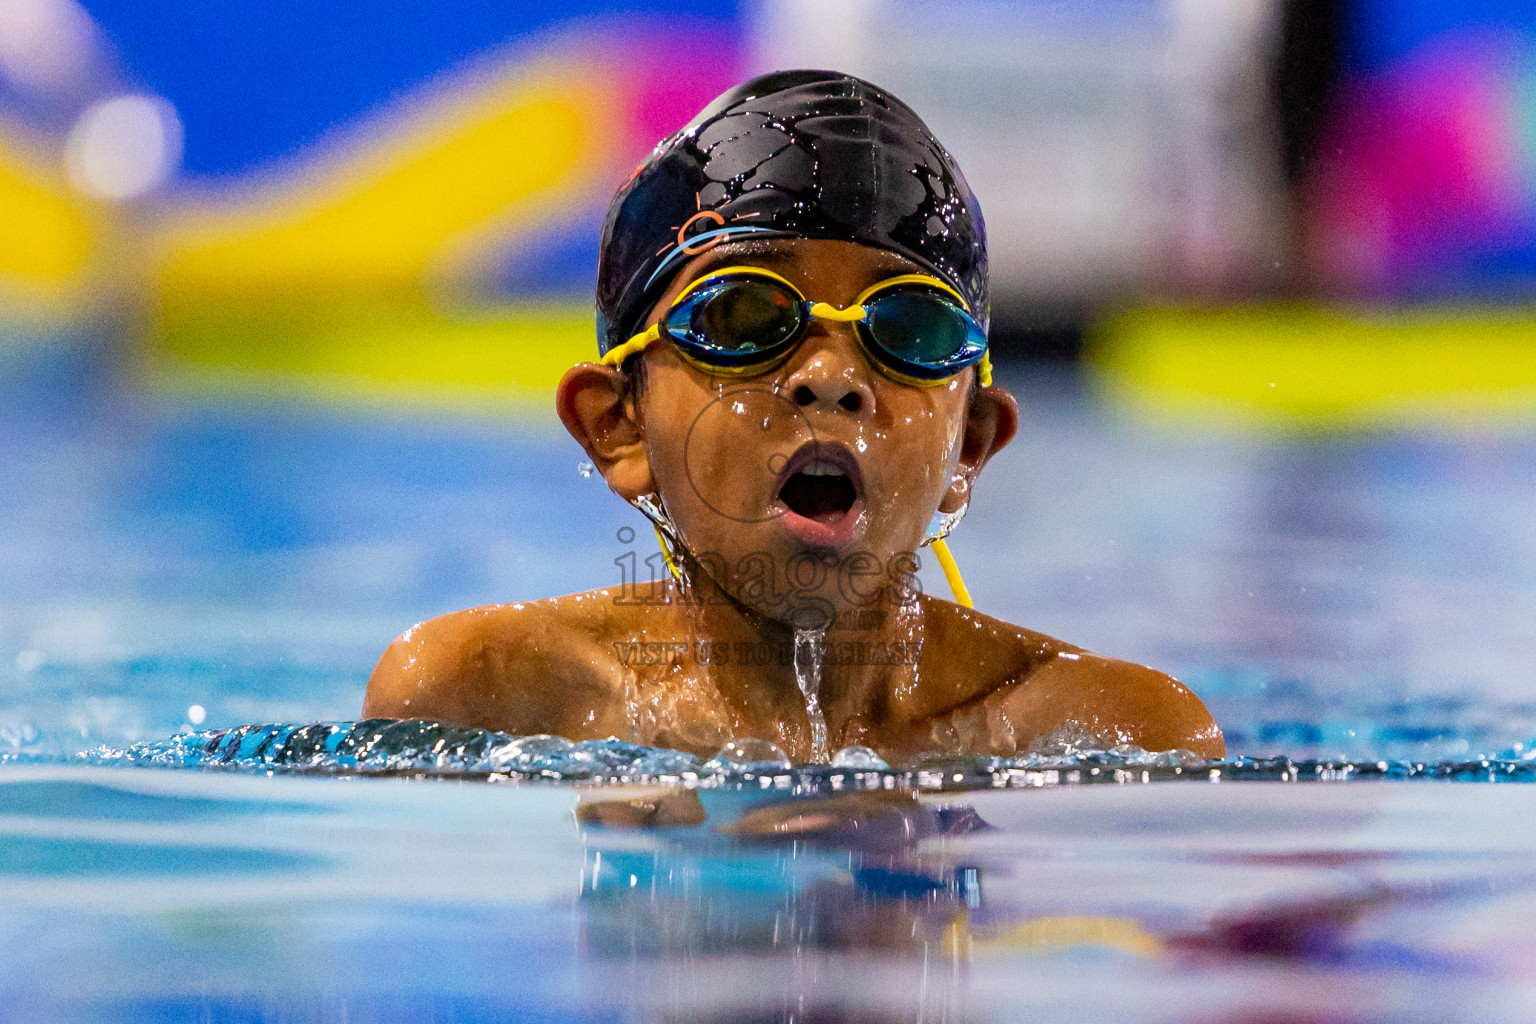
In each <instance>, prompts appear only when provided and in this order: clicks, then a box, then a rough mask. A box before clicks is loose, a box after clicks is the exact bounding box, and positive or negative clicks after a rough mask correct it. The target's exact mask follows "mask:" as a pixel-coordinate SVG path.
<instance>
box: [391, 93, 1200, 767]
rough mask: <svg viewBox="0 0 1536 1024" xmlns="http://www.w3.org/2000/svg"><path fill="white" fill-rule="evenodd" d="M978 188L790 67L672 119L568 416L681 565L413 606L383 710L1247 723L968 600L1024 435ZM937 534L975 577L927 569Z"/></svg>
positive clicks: (1109, 738) (902, 132) (1185, 736)
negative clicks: (1016, 439) (993, 343)
mask: <svg viewBox="0 0 1536 1024" xmlns="http://www.w3.org/2000/svg"><path fill="white" fill-rule="evenodd" d="M987 312H988V307H987V264H986V242H985V235H984V228H983V224H982V219H981V211H980V210H979V208H978V207H977V204H976V199H975V197H974V196H973V195H972V194H971V192H970V189H969V187H968V186H967V185H966V183H965V179H964V177H963V176H962V175H961V173H960V169H959V168H958V167H957V166H956V165H955V163H954V160H953V159H952V158H951V157H950V155H949V154H948V153H947V152H946V151H945V150H944V148H943V147H942V146H940V145H939V143H938V142H937V141H936V140H935V139H934V138H933V136H932V135H931V134H930V133H929V131H928V129H927V128H926V126H924V124H923V123H922V121H921V120H919V119H918V117H917V115H916V114H914V113H913V112H912V111H911V110H910V109H909V108H907V107H906V106H905V105H904V104H902V103H901V102H900V101H899V100H897V99H895V98H894V97H893V96H891V95H890V94H888V93H886V92H884V91H883V90H881V89H879V88H877V87H875V86H873V85H870V84H869V83H867V82H863V81H861V80H859V79H856V78H852V77H849V76H847V75H841V74H835V73H831V72H821V71H793V72H782V73H777V74H772V75H767V76H764V77H761V78H758V79H755V80H753V81H751V82H748V83H746V84H745V85H742V86H740V87H738V88H736V89H734V90H732V91H730V92H728V93H726V94H725V95H724V96H722V97H720V98H719V99H718V100H716V101H715V102H714V103H713V104H711V105H710V106H709V107H708V108H707V109H706V110H705V111H704V112H703V113H702V114H700V115H699V117H698V118H697V119H695V121H694V122H693V123H692V124H691V125H690V126H689V127H687V128H685V129H684V130H683V131H681V132H679V133H678V134H677V135H674V136H672V137H671V138H669V139H667V140H665V141H663V142H662V143H661V144H660V145H659V146H658V147H657V148H656V150H655V151H654V153H653V154H652V155H651V156H650V158H649V159H648V160H647V161H646V162H645V163H643V164H642V165H641V166H640V167H639V168H638V169H637V170H636V171H635V173H634V174H633V175H632V176H631V178H630V179H629V181H628V182H626V183H625V185H624V186H623V187H622V188H621V189H620V190H619V192H618V194H617V196H616V197H615V198H614V201H613V204H612V206H611V207H610V210H609V214H608V219H607V222H606V224H605V226H604V230H603V247H602V256H601V260H600V265H599V281H598V335H599V339H598V340H599V347H600V350H601V352H602V354H603V355H602V359H601V361H600V362H597V363H582V364H580V365H578V366H576V367H574V368H572V369H571V370H570V371H569V372H568V373H567V374H566V375H565V377H564V379H563V380H561V382H560V384H559V387H558V390H557V393H556V398H555V402H556V407H557V410H558V412H559V415H560V419H561V421H562V422H563V423H564V424H565V426H566V429H568V430H569V431H570V433H571V434H572V436H573V437H575V438H576V440H577V441H578V442H580V443H581V446H582V447H583V448H584V449H586V452H587V454H588V456H589V457H590V459H591V461H592V462H593V464H594V465H595V466H596V467H597V468H598V470H599V471H600V472H601V473H602V474H603V478H604V479H605V480H606V481H607V483H608V486H609V487H610V488H611V489H612V490H613V491H615V492H616V493H617V494H618V495H620V496H621V497H623V498H624V499H625V500H627V501H629V502H630V503H632V504H634V505H635V506H636V507H637V508H639V509H641V511H643V512H644V513H645V514H646V515H647V516H648V517H649V518H650V519H651V520H652V521H653V522H654V523H655V524H656V526H657V535H658V538H659V539H660V540H661V542H662V547H663V554H664V555H665V559H666V571H665V573H664V575H663V577H662V578H661V579H659V580H654V581H653V580H648V579H647V580H644V581H642V580H639V579H637V578H636V577H637V575H644V571H643V569H642V570H641V572H640V573H638V574H637V573H636V571H635V570H636V567H637V561H639V560H638V559H632V560H630V561H629V562H628V568H627V569H625V568H624V560H623V559H620V566H621V569H623V574H624V580H623V582H621V584H620V585H619V586H615V587H609V588H606V589H602V590H593V591H588V592H586V593H582V594H573V595H569V596H566V597H555V598H549V599H546V600H542V601H535V602H531V603H527V604H510V605H490V606H486V607H482V608H472V609H469V610H467V611H462V612H456V613H453V614H450V615H444V616H442V617H440V618H436V619H432V620H430V621H428V622H425V623H422V624H420V625H418V626H415V627H413V628H412V629H410V630H408V631H406V632H405V633H404V634H403V635H402V636H400V637H399V638H398V639H397V640H396V641H395V642H394V643H393V644H391V645H390V647H389V649H388V650H386V651H385V652H384V655H383V657H382V658H381V659H380V661H379V663H378V667H377V668H375V669H374V672H373V677H372V679H371V680H370V681H369V685H368V693H367V697H366V699H365V703H364V708H363V713H364V715H365V716H368V717H396V718H431V719H438V720H442V721H446V722H450V723H454V724H457V725H465V726H483V727H485V728H490V729H501V730H505V731H507V732H512V733H518V734H528V733H554V734H558V735H561V736H565V737H568V738H571V739H588V738H602V737H607V736H618V737H620V738H623V739H629V740H633V741H636V742H640V743H646V744H651V745H655V746H663V747H672V748H677V749H681V750H688V751H693V752H695V753H699V754H712V753H714V752H715V751H717V750H719V749H720V748H721V747H722V746H723V745H724V744H725V743H726V742H728V741H730V740H733V739H743V738H746V737H756V738H760V739H766V740H771V741H773V742H775V743H777V744H779V745H780V746H781V747H783V748H784V749H785V750H786V751H787V752H788V753H789V755H790V756H791V757H792V758H794V759H795V760H797V761H801V762H807V761H812V760H818V761H825V760H826V759H827V758H828V756H829V754H830V752H831V751H835V750H837V749H839V748H841V747H844V746H849V745H852V744H861V745H864V746H868V747H872V748H874V749H875V750H876V751H878V752H880V753H881V754H883V755H884V756H885V757H886V758H887V759H889V760H891V761H893V762H897V761H905V760H909V759H910V758H911V757H912V756H914V755H916V754H919V753H922V752H928V751H933V752H941V753H956V754H958V753H979V754H1011V753H1014V752H1016V751H1022V750H1025V749H1027V748H1028V747H1029V746H1030V744H1031V743H1032V742H1034V741H1036V740H1038V739H1041V738H1043V737H1046V736H1048V735H1050V734H1052V733H1053V732H1056V731H1058V730H1060V729H1063V728H1068V729H1073V730H1082V731H1086V732H1087V733H1089V734H1091V735H1092V736H1095V737H1098V738H1099V739H1101V740H1102V741H1103V742H1104V743H1106V744H1117V743H1133V744H1136V745H1138V746H1141V747H1144V748H1147V749H1150V750H1166V749H1171V748H1185V749H1189V750H1192V751H1194V752H1196V753H1199V754H1203V755H1207V756H1220V755H1221V754H1222V753H1223V752H1224V744H1223V742H1222V736H1221V730H1220V729H1219V728H1218V727H1217V726H1216V724H1215V722H1214V721H1212V719H1211V716H1210V714H1209V713H1208V712H1207V711H1206V709H1205V706H1204V705H1203V704H1201V702H1200V700H1199V699H1198V698H1197V697H1195V695H1194V694H1193V693H1191V692H1190V691H1189V690H1188V689H1186V688H1185V687H1184V686H1182V685H1180V684H1179V683H1178V682H1176V681H1175V680H1173V679H1171V678H1169V677H1168V676H1166V675H1164V674H1162V673H1161V672H1157V671H1154V670H1153V669H1150V668H1145V667H1142V666H1140V665H1132V664H1128V663H1126V662H1122V661H1116V660H1113V659H1110V658H1105V657H1100V656H1099V655H1096V654H1091V653H1089V652H1087V651H1084V650H1082V649H1080V648H1077V647H1074V646H1072V645H1070V644H1067V643H1063V642H1062V641H1060V640H1054V639H1052V638H1050V637H1048V636H1044V635H1042V634H1039V633H1034V632H1031V631H1029V630H1026V629H1021V628H1019V627H1017V626H1012V625H1009V624H1008V623H1005V622H1002V621H999V620H997V619H994V618H991V617H990V616H987V615H984V614H982V613H981V612H977V611H974V610H972V609H971V608H970V607H969V606H968V605H969V600H968V598H967V597H966V595H965V591H964V585H963V583H962V582H960V580H959V575H958V572H956V571H954V566H953V562H952V560H950V559H949V558H948V552H947V548H946V547H945V546H944V543H943V535H944V534H945V533H947V532H948V530H949V529H951V528H952V527H953V526H954V525H955V524H956V523H957V522H958V521H959V519H960V517H961V515H963V513H964V511H965V509H966V507H967V505H968V504H969V502H970V499H971V493H972V490H973V488H974V486H975V484H976V481H977V479H978V478H979V476H980V474H981V471H982V469H983V467H985V466H986V464H987V462H988V460H989V459H991V458H992V456H993V455H995V454H996V453H997V452H998V451H999V450H1000V449H1002V448H1003V447H1004V446H1005V445H1006V444H1007V443H1008V442H1009V441H1010V440H1011V439H1012V437H1013V435H1014V431H1015V429H1016V427H1017V423H1018V412H1017V405H1016V403H1015V400H1014V398H1013V396H1012V395H1010V394H1009V393H1008V392H1007V391H1006V390H1004V389H1003V388H1001V387H999V386H997V385H994V384H992V383H991V381H990V376H991V374H990V365H989V362H988V359H987V348H986V322H987ZM929 542H931V543H932V545H933V547H934V550H935V554H936V555H937V556H938V557H939V560H940V562H941V564H942V565H943V566H944V568H945V570H946V575H947V576H948V577H949V579H950V581H951V584H952V586H953V587H954V589H955V592H956V598H957V601H958V602H959V603H956V602H951V601H946V600H942V599H939V598H936V597H933V596H931V595H927V594H922V593H920V592H919V591H918V587H917V581H916V577H915V576H914V575H913V572H914V570H915V569H916V568H917V565H918V561H917V557H916V554H915V552H916V551H917V550H918V549H919V548H920V547H921V546H922V545H923V544H925V543H929Z"/></svg>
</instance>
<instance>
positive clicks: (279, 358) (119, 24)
mask: <svg viewBox="0 0 1536 1024" xmlns="http://www.w3.org/2000/svg"><path fill="white" fill-rule="evenodd" d="M795 66H800V67H804V66H813V67H816V66H819V67H834V68H838V69H841V70H846V71H850V72H853V73H855V74H859V75H861V76H863V77H866V78H869V79H871V80H873V81H875V82H877V83H880V84H881V85H884V86H886V87H887V88H890V89H891V90H892V91H894V92H895V93H896V94H897V95H899V96H901V97H902V98H904V99H905V100H906V101H907V102H908V103H909V104H910V105H912V106H913V107H914V108H915V109H916V110H917V111H918V112H919V113H920V114H921V115H922V116H923V117H924V118H925V119H926V120H927V121H928V123H929V124H930V126H931V127H932V128H933V129H934V131H935V133H936V134H937V135H938V136H939V138H941V139H942V140H943V141H944V142H945V143H946V145H948V146H949V147H950V148H951V149H952V150H953V152H954V153H955V155H956V156H957V157H958V159H959V161H960V163H961V165H962V166H963V167H964V168H965V169H966V172H967V175H968V177H969V179H970V181H971V184H972V185H973V187H974V189H975V191H976V193H977V195H978V196H979V198H980V200H981V202H982V205H983V208H984V210H985V211H986V216H987V222H988V231H989V240H990V249H991V254H992V259H993V273H994V278H993V288H994V303H995V306H994V318H993V320H994V344H995V348H996V352H997V358H998V360H999V362H1000V363H1001V364H1002V370H1001V372H1002V374H1003V376H1004V378H1005V379H1006V380H1007V382H1009V383H1010V384H1012V385H1013V386H1014V387H1015V388H1016V389H1017V390H1018V391H1019V392H1020V394H1021V395H1022V396H1023V398H1024V400H1025V424H1024V431H1023V435H1022V439H1021V442H1020V443H1019V444H1018V445H1016V446H1015V448H1014V449H1012V450H1010V452H1009V453H1007V454H1006V455H1005V457H1004V458H1002V459H1000V460H999V462H998V468H997V469H996V470H994V471H993V472H992V473H991V474H990V482H989V484H987V485H986V486H988V487H990V488H991V490H990V491H988V490H986V489H984V490H983V491H982V496H981V497H980V498H979V499H978V502H977V508H976V510H975V511H974V512H973V514H972V517H971V519H970V520H969V521H968V522H967V524H966V525H965V526H964V527H962V529H961V530H960V531H959V532H957V534H956V538H955V541H954V546H955V549H956V553H957V555H958V556H959V557H960V558H961V561H962V565H967V564H968V565H970V566H972V567H973V568H971V570H970V573H971V575H972V577H974V578H973V579H972V580H971V584H972V590H973V592H974V593H975V594H976V596H977V599H978V606H979V607H981V608H983V609H984V610H988V611H992V612H994V613H996V614H999V615H1002V616H1004V617H1007V618H1011V619H1014V620H1015V621H1020V622H1024V623H1026V624H1028V625H1031V626H1034V627H1036V628H1040V629H1044V630H1047V631H1049V632H1053V633H1057V634H1058V635H1063V636H1066V637H1068V638H1070V639H1072V640H1074V641H1077V642H1081V643H1084V644H1086V645H1088V646H1091V647H1095V648H1098V649H1101V650H1104V651H1106V652H1107V653H1113V654H1117V655H1121V656H1125V657H1131V658H1134V659H1136V660H1142V661H1147V662H1150V663H1154V664H1158V665H1160V666H1162V667H1165V668H1168V669H1170V670H1173V671H1175V672H1176V673H1178V674H1180V675H1181V677H1183V678H1185V679H1186V680H1188V681H1190V682H1191V683H1192V684H1193V685H1195V687H1196V689H1197V690H1198V691H1199V692H1201V693H1202V695H1204V696H1206V697H1207V699H1208V701H1209V702H1210V703H1211V704H1212V706H1213V708H1214V709H1216V710H1217V712H1218V717H1220V718H1222V719H1223V720H1224V721H1225V722H1226V723H1227V724H1228V733H1229V737H1231V738H1232V739H1233V741H1234V743H1233V745H1234V747H1236V748H1237V749H1239V750H1240V751H1242V752H1252V753H1258V752H1265V751H1274V750H1286V751H1291V752H1296V753H1316V752H1322V753H1325V754H1329V753H1335V752H1341V753H1349V754H1351V755H1359V756H1375V755H1376V754H1377V753H1381V752H1384V751H1391V752H1395V753H1406V754H1412V755H1414V756H1420V755H1422V756H1452V755H1456V754H1458V753H1459V754H1465V753H1468V752H1469V751H1470V752H1473V753H1477V752H1494V751H1497V750H1506V749H1507V750H1516V749H1517V746H1518V749H1520V750H1523V749H1524V746H1523V744H1524V743H1527V742H1529V740H1530V739H1531V738H1532V736H1536V711H1533V710H1532V709H1533V708H1536V679H1533V678H1532V673H1531V669H1530V665H1531V664H1532V656H1533V655H1536V572H1533V571H1532V570H1533V569H1536V537H1533V535H1532V533H1531V531H1530V528H1529V526H1528V525H1527V522H1528V515H1527V510H1528V509H1530V508H1531V507H1533V506H1532V504H1531V502H1530V499H1531V497H1532V496H1533V493H1536V448H1533V447H1532V445H1531V443H1530V441H1531V426H1532V424H1533V423H1536V330H1533V327H1536V318H1533V317H1532V314H1531V308H1530V297H1531V295H1532V285H1533V283H1536V7H1532V5H1530V4H1529V3H1525V2H1520V0H1480V2H1475V3H1474V2H1472V0H1013V2H1001V0H901V2H897V0H838V2H837V3H827V2H824V0H822V2H812V0H737V2H723V0H710V2H704V0H665V2H662V0H654V2H649V0H630V2H617V0H565V2H562V3H553V4H551V3H545V4H533V3H523V2H520V0H508V2H504V3H500V4H492V5H487V4H482V3H469V2H466V0H441V2H439V3H436V4H433V5H426V6H423V5H408V4H403V3H398V2H390V0H341V2H338V3H335V4H329V5H318V6H317V5H313V4H304V3H298V2H294V0H267V2H262V3H255V4H207V3H202V2H194V0H157V2H156V3H153V4H142V3H126V2H120V0H84V2H76V0H0V431H3V434H0V446H3V447H0V516H3V517H4V518H3V520H0V749H9V750H11V751H12V752H13V753H16V754H21V755H27V756H33V755H38V756H41V755H46V754H49V752H53V753H57V752H59V751H63V750H68V749H79V748H80V747H81V746H82V745H89V744H92V743H96V742H117V741H121V740H125V739H136V738H143V737H147V736H153V735H164V734H165V733H167V732H170V731H174V730H175V729H177V728H189V727H191V726H212V725H232V724H237V723H239V722H243V721H252V720H257V719H265V720H273V719H282V718H290V719H292V718H303V719H312V718H323V717H328V718H347V717H351V716H353V715H355V714H356V711H357V708H358V706H359V703H360V697H361V692H362V686H363V683H364V682H365V680H366V677H367V673H368V670H369V669H370V668H371V665H372V661H373V658H374V657H376V656H377V653H378V652H379V651H380V650H381V649H382V647H383V646H384V644H385V643H387V642H388V640H389V639H390V637H392V636H393V635H394V634H395V633H397V632H399V631H400V630H401V629H403V628H404V627H406V626H408V625H409V624H410V623H411V622H413V621H415V620H417V619H420V618H424V617H427V616H429V615H433V614H439V613H441V612H444V611H448V610H451V609H453V608H457V607H463V606H466V605H471V604H478V603H485V602H489V601H495V600H513V599H521V598H529V597H538V596H543V595H546V594H550V593H558V592H568V591H571V590H576V589H584V588H586V587H591V586H598V585H606V584H608V583H611V582H614V581H615V580H616V576H615V575H614V574H615V572H616V570H615V569H614V567H613V560H614V559H615V557H618V556H619V555H621V554H622V553H623V550H624V547H623V545H622V544H621V543H620V542H619V541H618V540H617V539H616V538H617V537H618V536H621V534H620V533H619V529H620V527H622V526H624V525H626V524H635V523H637V522H638V519H637V517H636V516H635V515H634V514H633V513H632V512H631V511H630V510H628V509H627V508H625V507H623V506H622V504H621V503H619V502H618V501H617V500H616V499H613V498H611V497H610V496H608V495H606V494H605V492H604V489H603V488H602V486H601V484H600V483H599V482H598V481H597V480H596V479H595V478H594V479H591V480H588V479H586V478H584V477H582V476H581V475H579V474H578V473H577V472H576V469H575V464H576V461H577V459H578V457H579V451H578V450H577V449H576V447H575V446H574V444H573V443H571V442H570V441H569V440H568V439H566V438H565V437H564V435H563V433H561V432H560V430H559V427H558V424H556V423H555V422H554V419H553V416H552V411H551V409H550V401H549V396H550V391H551V388H552V386H553V383H554V382H555V381H556V380H557V379H558V377H559V375H560V374H561V373H562V372H563V371H564V369H565V368H566V367H568V366H569V365H570V364H571V363H573V362H575V361H578V360H580V359H583V358H587V357H589V356H590V355H591V354H592V353H593V352H594V351H595V339H594V332H593V312H592V298H591V296H592V290H593V284H594V280H595V269H596V258H597V241H598V233H599V230H600V226H601V220H602V216H603V213H604V211H605V209H606V205H607V202H608V199H609V197H610V196H611V195H612V193H613V190H614V189H615V187H616V186H617V185H618V183H619V182H620V181H622V180H623V178H624V176H625V175H626V174H627V173H628V170H629V169H630V168H631V167H633V165H634V164H635V163H636V162H637V161H638V160H639V159H640V158H642V157H643V155H644V154H645V153H646V152H647V150H648V149H649V148H650V146H652V145H653V144H654V143H655V142H656V141H657V140H658V139H659V138H661V137H662V136H663V135H665V134H667V133H670V132H671V131H673V130H675V129H677V128H679V127H681V126H682V125H683V124H685V123H686V122H687V121H688V120H689V119H690V118H691V117H692V115H693V114H694V113H695V112H696V111H697V110H699V109H700V108H701V107H703V106H704V105H705V104H706V103H707V102H708V101H709V100H710V99H711V98H713V97H714V96H715V95H716V94H718V93H719V92H721V91H722V90H724V89H725V88H727V87H728V86H730V85H731V84H734V83H735V82H737V81H739V80H741V79H743V78H745V77H747V76H749V75H751V74H755V73H758V72H761V71H765V70H770V69H774V68H783V67H795ZM644 535H645V531H642V532H641V536H644ZM967 555H969V556H970V558H969V561H967ZM642 557H643V556H642ZM939 588H940V592H942V584H939Z"/></svg>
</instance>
